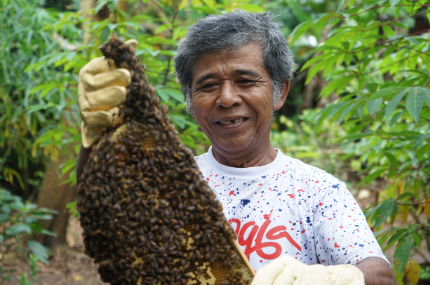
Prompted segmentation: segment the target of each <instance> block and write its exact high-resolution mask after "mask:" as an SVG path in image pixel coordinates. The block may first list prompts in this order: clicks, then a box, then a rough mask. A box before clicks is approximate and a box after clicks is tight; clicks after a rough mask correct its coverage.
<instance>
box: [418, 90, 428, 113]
mask: <svg viewBox="0 0 430 285" xmlns="http://www.w3.org/2000/svg"><path fill="white" fill-rule="evenodd" d="M420 93H421V95H422V96H423V98H424V101H425V102H426V104H427V106H428V107H429V108H430V89H428V88H421V91H420Z"/></svg>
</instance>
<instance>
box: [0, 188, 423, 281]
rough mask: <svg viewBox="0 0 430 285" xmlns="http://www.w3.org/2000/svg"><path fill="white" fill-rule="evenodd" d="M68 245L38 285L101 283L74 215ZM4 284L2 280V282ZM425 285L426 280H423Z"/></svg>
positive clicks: (21, 267) (8, 264)
mask: <svg viewBox="0 0 430 285" xmlns="http://www.w3.org/2000/svg"><path fill="white" fill-rule="evenodd" d="M353 194H354V196H355V197H356V199H357V201H358V203H359V204H360V206H361V207H362V209H364V207H365V206H367V205H369V204H371V203H372V202H373V193H372V192H371V191H369V190H366V189H362V190H360V192H358V193H353ZM67 243H68V247H66V248H62V249H60V250H57V251H56V252H52V257H51V258H50V259H49V265H45V264H43V263H39V264H38V266H39V267H40V273H39V274H38V278H39V281H38V282H37V285H84V284H85V285H102V284H108V283H103V282H102V281H101V280H100V276H99V275H98V273H97V267H96V265H95V264H94V263H93V261H92V260H91V259H90V258H89V257H88V256H86V255H85V254H84V245H83V241H82V228H81V227H80V225H79V221H78V220H77V219H76V218H71V219H70V222H69V227H68V232H67ZM393 253H394V247H393V248H391V249H390V251H388V252H386V254H387V258H388V259H389V261H390V262H391V263H392V262H393V258H392V257H393ZM412 259H414V260H416V261H417V262H419V263H425V262H426V260H430V256H429V253H428V250H427V249H425V248H424V249H423V255H421V256H420V255H415V256H413V257H412ZM1 267H2V268H3V270H5V269H6V270H7V269H14V270H16V271H15V272H14V274H13V275H14V276H18V275H19V274H20V273H21V272H25V271H26V270H28V265H27V264H26V263H25V262H24V261H22V260H18V259H16V258H9V259H5V260H3V261H2V264H1ZM0 283H1V281H0ZM3 284H4V285H19V284H20V283H19V281H18V279H17V278H14V279H13V280H12V281H7V282H3V283H2V284H1V285H3ZM423 284H425V283H423Z"/></svg>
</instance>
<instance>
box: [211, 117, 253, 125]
mask: <svg viewBox="0 0 430 285" xmlns="http://www.w3.org/2000/svg"><path fill="white" fill-rule="evenodd" d="M246 120H248V118H244V117H242V118H237V119H234V120H220V121H218V122H217V123H218V124H221V125H233V124H239V123H242V122H244V121H246Z"/></svg>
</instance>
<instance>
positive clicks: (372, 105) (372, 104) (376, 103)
mask: <svg viewBox="0 0 430 285" xmlns="http://www.w3.org/2000/svg"><path fill="white" fill-rule="evenodd" d="M381 104H382V98H378V99H375V100H370V101H367V103H366V107H367V111H369V114H370V115H373V114H374V113H375V112H376V111H378V109H379V107H380V106H381Z"/></svg>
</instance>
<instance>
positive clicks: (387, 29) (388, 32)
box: [382, 25, 395, 37]
mask: <svg viewBox="0 0 430 285" xmlns="http://www.w3.org/2000/svg"><path fill="white" fill-rule="evenodd" d="M382 30H384V33H385V34H386V35H387V36H388V37H392V36H394V35H395V33H394V31H393V29H392V28H391V27H390V26H387V25H385V26H382Z"/></svg>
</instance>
